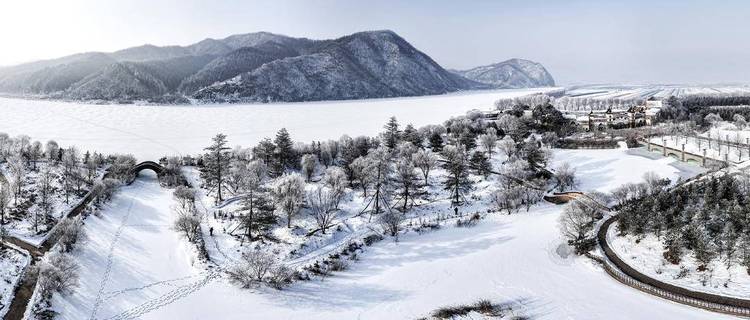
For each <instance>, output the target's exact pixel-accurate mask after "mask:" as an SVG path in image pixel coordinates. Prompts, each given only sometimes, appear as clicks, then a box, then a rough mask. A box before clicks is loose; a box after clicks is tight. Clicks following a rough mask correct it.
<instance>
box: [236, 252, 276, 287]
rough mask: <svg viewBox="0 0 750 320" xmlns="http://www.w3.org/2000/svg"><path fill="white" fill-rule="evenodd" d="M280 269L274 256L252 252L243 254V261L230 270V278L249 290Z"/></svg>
mask: <svg viewBox="0 0 750 320" xmlns="http://www.w3.org/2000/svg"><path fill="white" fill-rule="evenodd" d="M278 268H279V266H278V265H277V262H276V258H275V257H274V256H273V255H271V254H270V253H267V252H264V251H260V250H251V251H246V252H244V253H242V261H241V262H240V263H239V264H237V265H236V266H234V267H232V268H231V269H230V270H229V277H230V279H231V280H232V281H233V282H235V283H237V284H239V285H241V286H242V287H243V288H249V287H252V286H254V285H256V284H258V283H260V282H262V281H263V280H264V279H265V278H266V276H268V275H270V274H271V273H272V271H274V270H276V269H278Z"/></svg>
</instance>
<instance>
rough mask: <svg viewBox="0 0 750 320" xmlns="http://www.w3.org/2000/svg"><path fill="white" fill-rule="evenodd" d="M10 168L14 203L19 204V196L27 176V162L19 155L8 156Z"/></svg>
mask: <svg viewBox="0 0 750 320" xmlns="http://www.w3.org/2000/svg"><path fill="white" fill-rule="evenodd" d="M8 168H9V169H10V181H9V182H10V184H11V186H12V187H13V189H14V190H13V203H14V204H16V205H17V204H18V197H20V196H21V188H23V185H24V183H23V182H24V178H25V177H26V164H25V162H24V161H23V158H21V156H19V155H14V156H11V157H10V158H8Z"/></svg>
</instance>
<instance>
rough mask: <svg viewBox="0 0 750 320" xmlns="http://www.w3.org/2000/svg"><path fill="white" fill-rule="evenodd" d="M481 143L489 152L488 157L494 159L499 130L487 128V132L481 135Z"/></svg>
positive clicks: (486, 151)
mask: <svg viewBox="0 0 750 320" xmlns="http://www.w3.org/2000/svg"><path fill="white" fill-rule="evenodd" d="M479 145H480V146H482V148H483V149H484V151H485V153H487V158H490V159H492V154H493V153H495V146H496V145H497V130H495V129H494V128H489V129H487V133H485V134H482V135H480V136H479Z"/></svg>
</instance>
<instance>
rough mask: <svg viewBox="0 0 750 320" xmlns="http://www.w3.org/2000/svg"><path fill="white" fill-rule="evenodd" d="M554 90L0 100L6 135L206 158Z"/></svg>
mask: <svg viewBox="0 0 750 320" xmlns="http://www.w3.org/2000/svg"><path fill="white" fill-rule="evenodd" d="M546 90H554V88H541V89H514V90H493V91H471V92H464V93H455V94H446V95H440V96H426V97H412V98H397V99H372V100H358V101H336V102H307V103H274V104H251V105H199V106H136V105H91V104H80V103H66V102H55V101H33V100H20V99H7V98H0V115H2V116H0V132H6V133H8V134H11V135H18V134H27V135H29V136H31V137H32V138H34V139H35V140H40V141H46V140H49V139H54V140H57V142H58V143H60V144H61V145H75V146H78V147H79V149H81V150H96V151H99V152H103V153H132V154H133V155H135V156H136V157H137V158H138V159H140V160H157V159H159V158H161V157H162V156H164V155H181V154H195V153H199V152H203V148H204V147H205V146H206V145H208V144H209V143H210V140H211V138H212V137H213V136H214V135H216V134H217V133H219V132H222V133H224V134H226V135H228V137H229V142H230V144H232V145H243V146H251V145H254V144H255V143H257V142H258V141H260V140H261V139H263V138H264V137H271V138H273V136H274V135H275V134H276V132H277V131H278V130H279V129H281V128H282V127H286V128H287V130H288V131H289V133H290V134H291V135H292V138H293V139H295V140H299V141H305V142H310V141H313V140H326V139H338V138H339V137H340V136H341V134H342V133H347V134H348V135H350V136H357V135H369V136H373V135H376V134H377V133H379V132H381V131H382V127H383V124H385V122H386V120H388V118H389V117H390V116H396V117H397V118H398V120H399V122H400V123H403V124H406V123H412V124H414V125H415V126H416V127H419V126H423V125H427V124H435V123H442V122H443V121H445V120H447V119H449V118H450V117H453V116H458V115H463V114H465V113H466V111H469V110H471V109H480V110H489V109H491V108H493V107H494V102H495V101H496V100H498V99H500V98H512V97H517V96H522V95H527V94H531V93H535V92H543V91H546Z"/></svg>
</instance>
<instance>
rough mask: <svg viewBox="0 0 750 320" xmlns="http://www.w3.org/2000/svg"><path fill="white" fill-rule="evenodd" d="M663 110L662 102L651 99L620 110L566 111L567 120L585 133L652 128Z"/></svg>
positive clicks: (564, 114) (609, 108)
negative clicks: (642, 127) (658, 114)
mask: <svg viewBox="0 0 750 320" xmlns="http://www.w3.org/2000/svg"><path fill="white" fill-rule="evenodd" d="M661 108H662V101H661V100H658V99H655V98H649V99H648V100H645V101H644V102H643V104H640V105H635V106H631V107H628V108H627V109H618V108H612V107H608V108H607V109H606V110H591V111H588V112H581V111H566V110H561V111H562V112H563V116H564V117H565V118H568V119H571V120H572V121H574V122H575V124H576V125H577V126H578V127H579V128H581V129H582V130H583V131H589V132H593V131H604V130H606V129H607V128H613V129H623V128H636V127H641V126H650V125H651V124H652V123H653V122H654V118H655V117H656V114H657V113H658V112H659V110H660V109H661Z"/></svg>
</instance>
